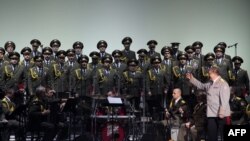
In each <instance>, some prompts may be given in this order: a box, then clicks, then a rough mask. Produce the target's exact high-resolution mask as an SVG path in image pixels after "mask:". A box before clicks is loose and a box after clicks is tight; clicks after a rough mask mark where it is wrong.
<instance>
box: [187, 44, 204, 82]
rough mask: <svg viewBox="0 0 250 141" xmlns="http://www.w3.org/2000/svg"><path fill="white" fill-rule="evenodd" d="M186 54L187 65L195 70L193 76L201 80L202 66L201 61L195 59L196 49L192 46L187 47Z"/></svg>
mask: <svg viewBox="0 0 250 141" xmlns="http://www.w3.org/2000/svg"><path fill="white" fill-rule="evenodd" d="M185 52H186V53H187V55H188V59H187V65H188V66H191V67H192V68H193V73H194V74H193V75H194V76H195V77H196V78H197V79H198V80H200V76H199V70H200V69H201V66H200V64H199V60H196V59H194V55H193V54H194V48H193V47H192V46H187V47H185Z"/></svg>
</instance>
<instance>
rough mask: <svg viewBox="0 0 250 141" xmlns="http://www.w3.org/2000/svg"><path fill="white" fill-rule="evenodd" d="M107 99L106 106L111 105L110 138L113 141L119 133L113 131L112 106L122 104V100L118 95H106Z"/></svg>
mask: <svg viewBox="0 0 250 141" xmlns="http://www.w3.org/2000/svg"><path fill="white" fill-rule="evenodd" d="M107 100H108V106H110V107H111V121H112V122H113V123H111V140H112V141H115V140H117V139H118V138H119V134H117V133H115V134H114V108H113V107H119V106H123V105H124V104H123V102H122V99H121V98H120V97H111V96H109V97H107Z"/></svg>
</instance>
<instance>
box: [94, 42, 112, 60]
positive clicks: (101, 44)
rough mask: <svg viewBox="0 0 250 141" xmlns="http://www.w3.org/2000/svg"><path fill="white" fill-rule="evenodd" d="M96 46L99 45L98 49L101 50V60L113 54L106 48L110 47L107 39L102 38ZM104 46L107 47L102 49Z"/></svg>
mask: <svg viewBox="0 0 250 141" xmlns="http://www.w3.org/2000/svg"><path fill="white" fill-rule="evenodd" d="M96 46H97V49H99V50H100V52H99V54H100V60H102V59H103V58H104V57H105V56H106V55H108V56H111V54H109V53H107V52H106V49H107V47H108V43H107V42H106V41H104V40H100V41H99V42H98V43H97V45H96ZM102 47H103V48H105V49H104V50H102V51H101V49H100V48H102Z"/></svg>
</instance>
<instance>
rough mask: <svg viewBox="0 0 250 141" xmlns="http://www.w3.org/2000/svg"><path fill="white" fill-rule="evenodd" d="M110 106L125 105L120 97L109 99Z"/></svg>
mask: <svg viewBox="0 0 250 141" xmlns="http://www.w3.org/2000/svg"><path fill="white" fill-rule="evenodd" d="M108 102H109V104H123V103H122V99H121V98H120V97H111V96H109V97H108Z"/></svg>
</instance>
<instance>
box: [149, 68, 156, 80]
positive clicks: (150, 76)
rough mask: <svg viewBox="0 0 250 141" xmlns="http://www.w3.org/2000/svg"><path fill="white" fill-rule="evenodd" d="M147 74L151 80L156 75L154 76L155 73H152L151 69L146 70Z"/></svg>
mask: <svg viewBox="0 0 250 141" xmlns="http://www.w3.org/2000/svg"><path fill="white" fill-rule="evenodd" d="M148 75H149V79H150V80H151V81H155V79H156V77H155V75H153V74H152V71H150V70H148Z"/></svg>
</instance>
